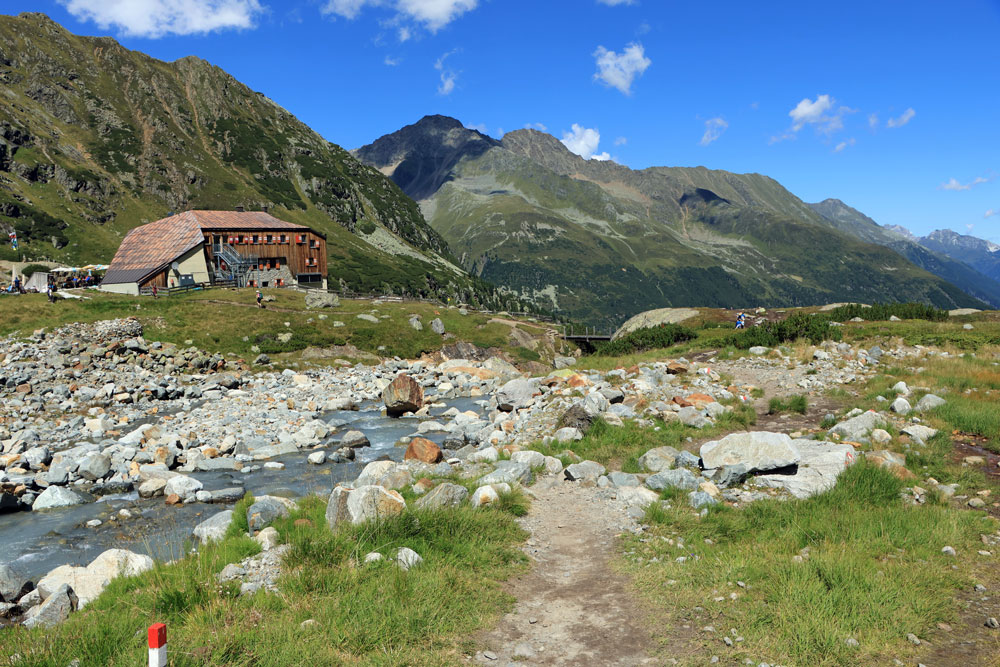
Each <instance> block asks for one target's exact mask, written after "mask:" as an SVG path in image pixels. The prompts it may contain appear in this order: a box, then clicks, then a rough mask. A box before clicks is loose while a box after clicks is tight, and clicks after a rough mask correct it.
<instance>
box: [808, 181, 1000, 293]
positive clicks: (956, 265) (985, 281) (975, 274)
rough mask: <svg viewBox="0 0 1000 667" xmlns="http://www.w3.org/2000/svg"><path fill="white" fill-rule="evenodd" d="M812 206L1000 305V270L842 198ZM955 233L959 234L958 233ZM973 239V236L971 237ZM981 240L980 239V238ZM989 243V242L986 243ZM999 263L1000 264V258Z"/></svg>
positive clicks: (833, 221) (863, 236)
mask: <svg viewBox="0 0 1000 667" xmlns="http://www.w3.org/2000/svg"><path fill="white" fill-rule="evenodd" d="M809 207H810V208H812V209H813V210H814V211H816V212H817V213H819V214H820V215H821V216H823V217H824V218H826V219H827V220H828V221H829V222H830V223H831V224H832V225H834V226H835V227H837V229H840V230H841V231H844V232H847V233H848V234H851V235H852V236H855V237H857V238H859V239H861V240H862V241H867V242H869V243H877V244H879V245H884V246H886V247H889V248H892V249H893V250H895V251H896V252H898V253H899V254H900V255H902V256H903V257H905V258H906V259H908V260H910V261H911V262H913V263H914V264H916V265H917V266H919V267H920V268H922V269H924V270H926V271H929V272H930V273H933V274H934V275H935V276H937V277H939V278H942V279H944V280H947V281H948V282H950V283H951V284H953V285H955V286H956V287H958V288H959V289H961V290H962V291H964V292H965V293H967V294H970V295H972V296H974V297H976V298H977V299H980V300H982V301H985V302H986V303H988V304H990V305H991V306H994V307H1000V282H998V278H1000V271H997V272H996V275H995V276H990V275H988V274H984V273H982V272H980V271H979V270H978V269H977V268H976V267H975V265H974V264H972V263H971V262H970V263H966V262H964V261H963V260H962V259H961V258H960V257H952V256H950V253H948V252H945V251H944V250H942V249H940V248H938V247H935V246H934V245H933V242H932V243H930V244H928V243H924V240H923V239H915V238H913V237H911V236H908V235H906V234H902V233H900V232H898V231H895V230H892V229H888V228H886V227H882V226H881V225H879V224H878V223H877V222H875V221H874V220H872V219H871V218H869V217H868V216H866V215H865V214H863V213H861V211H858V210H857V209H855V208H851V207H850V206H848V205H847V204H845V203H844V202H842V201H840V200H839V199H826V200H824V201H822V202H819V203H817V204H809ZM955 236H958V235H957V234H956V235H955ZM969 238H972V237H969ZM976 240H979V239H976ZM983 243H986V242H983ZM997 266H1000V259H998V264H997Z"/></svg>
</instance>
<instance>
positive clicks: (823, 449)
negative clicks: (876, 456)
mask: <svg viewBox="0 0 1000 667" xmlns="http://www.w3.org/2000/svg"><path fill="white" fill-rule="evenodd" d="M794 445H795V448H796V449H797V450H798V452H799V455H800V457H799V461H798V466H797V468H796V472H795V474H794V475H761V476H758V477H755V478H754V483H755V484H757V485H759V486H764V487H769V488H776V489H784V490H785V491H788V492H789V493H790V494H792V495H793V496H795V497H796V498H809V497H810V496H814V495H816V494H818V493H822V492H823V491H827V490H829V489H831V488H833V486H834V484H836V483H837V477H838V476H840V473H842V472H844V470H846V469H847V467H848V466H849V465H851V464H852V463H853V462H854V460H855V453H854V447H853V446H851V445H848V444H834V443H830V442H816V441H813V440H795V441H794Z"/></svg>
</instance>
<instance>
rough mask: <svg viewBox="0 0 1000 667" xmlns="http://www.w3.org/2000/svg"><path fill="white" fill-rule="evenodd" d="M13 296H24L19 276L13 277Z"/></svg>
mask: <svg viewBox="0 0 1000 667" xmlns="http://www.w3.org/2000/svg"><path fill="white" fill-rule="evenodd" d="M14 294H24V290H23V289H22V288H21V276H15V277H14Z"/></svg>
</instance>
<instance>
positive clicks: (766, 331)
mask: <svg viewBox="0 0 1000 667" xmlns="http://www.w3.org/2000/svg"><path fill="white" fill-rule="evenodd" d="M799 338H805V339H807V340H808V341H809V342H810V343H812V344H813V345H818V344H819V343H822V342H823V341H824V340H840V338H841V333H840V329H838V328H837V327H831V326H830V320H829V318H828V317H826V316H825V315H804V314H802V313H795V314H794V315H792V316H790V317H789V318H788V319H784V320H780V321H776V322H765V323H763V324H760V325H758V326H755V327H751V328H749V329H745V330H743V331H739V332H737V333H734V334H731V335H730V336H728V337H727V338H726V339H725V341H723V343H722V344H723V345H732V346H733V347H736V348H739V349H741V350H749V349H750V348H751V347H756V346H761V347H775V346H777V345H780V344H781V343H785V342H788V341H793V340H798V339H799Z"/></svg>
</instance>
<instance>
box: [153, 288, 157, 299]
mask: <svg viewBox="0 0 1000 667" xmlns="http://www.w3.org/2000/svg"><path fill="white" fill-rule="evenodd" d="M153 298H154V299H155V298H156V285H153Z"/></svg>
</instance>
